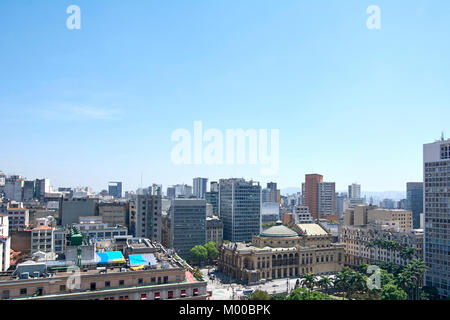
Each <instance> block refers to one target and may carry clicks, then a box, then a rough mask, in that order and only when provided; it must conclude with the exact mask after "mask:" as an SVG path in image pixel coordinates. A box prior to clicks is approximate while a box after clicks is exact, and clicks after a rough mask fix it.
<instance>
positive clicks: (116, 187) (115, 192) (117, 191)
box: [108, 182, 122, 198]
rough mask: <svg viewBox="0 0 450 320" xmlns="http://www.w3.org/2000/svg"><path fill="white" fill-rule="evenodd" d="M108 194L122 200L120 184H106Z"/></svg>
mask: <svg viewBox="0 0 450 320" xmlns="http://www.w3.org/2000/svg"><path fill="white" fill-rule="evenodd" d="M108 194H109V195H110V196H111V197H114V198H122V182H110V183H108Z"/></svg>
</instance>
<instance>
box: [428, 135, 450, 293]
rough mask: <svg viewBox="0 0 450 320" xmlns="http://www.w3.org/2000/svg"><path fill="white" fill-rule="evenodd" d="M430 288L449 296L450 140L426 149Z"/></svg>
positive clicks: (431, 145) (437, 142) (430, 144)
mask: <svg viewBox="0 0 450 320" xmlns="http://www.w3.org/2000/svg"><path fill="white" fill-rule="evenodd" d="M423 170H424V173H423V174H424V213H425V238H424V256H425V262H426V264H427V266H428V272H427V274H426V276H425V284H426V285H427V286H433V287H436V288H437V289H438V290H439V294H440V295H442V296H445V297H448V296H449V293H450V268H449V266H450V255H449V253H450V237H449V235H450V139H447V140H444V139H443V138H442V140H440V141H436V142H434V143H428V144H424V145H423Z"/></svg>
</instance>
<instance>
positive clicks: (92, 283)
mask: <svg viewBox="0 0 450 320" xmlns="http://www.w3.org/2000/svg"><path fill="white" fill-rule="evenodd" d="M95 289H96V283H95V282H91V291H92V290H95Z"/></svg>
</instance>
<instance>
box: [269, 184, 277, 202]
mask: <svg viewBox="0 0 450 320" xmlns="http://www.w3.org/2000/svg"><path fill="white" fill-rule="evenodd" d="M267 189H269V190H270V201H269V202H278V203H280V190H278V189H277V183H276V182H269V183H268V184H267Z"/></svg>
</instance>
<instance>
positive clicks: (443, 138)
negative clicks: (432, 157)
mask: <svg viewBox="0 0 450 320" xmlns="http://www.w3.org/2000/svg"><path fill="white" fill-rule="evenodd" d="M444 140H445V136H444V131H442V135H441V141H444Z"/></svg>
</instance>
